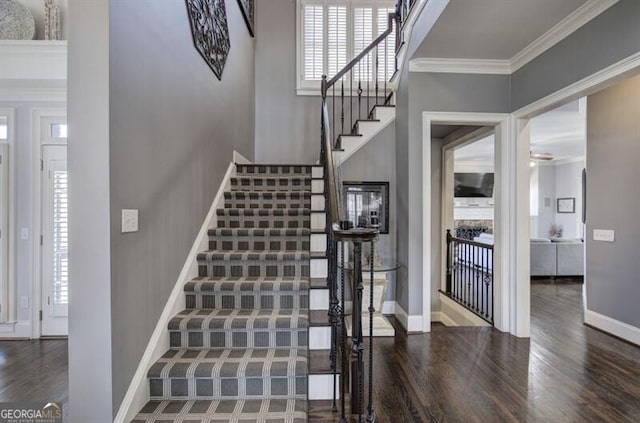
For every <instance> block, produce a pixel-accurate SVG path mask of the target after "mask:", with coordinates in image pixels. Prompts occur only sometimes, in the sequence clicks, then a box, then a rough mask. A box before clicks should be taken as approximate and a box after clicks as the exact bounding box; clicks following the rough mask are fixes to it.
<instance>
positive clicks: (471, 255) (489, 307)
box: [444, 229, 494, 325]
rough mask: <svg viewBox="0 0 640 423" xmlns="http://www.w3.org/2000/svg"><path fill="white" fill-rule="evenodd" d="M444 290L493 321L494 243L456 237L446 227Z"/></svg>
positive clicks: (477, 313)
mask: <svg viewBox="0 0 640 423" xmlns="http://www.w3.org/2000/svg"><path fill="white" fill-rule="evenodd" d="M446 260H447V274H446V286H445V292H444V293H445V294H446V295H447V296H448V297H449V298H451V299H452V300H454V301H456V302H457V303H458V304H460V305H462V306H463V307H465V308H466V309H467V310H469V311H471V312H472V313H474V314H475V315H477V316H478V317H480V318H482V319H483V320H485V321H487V322H488V323H491V324H492V325H493V263H494V260H493V245H490V244H485V243H482V242H476V241H470V240H468V239H462V238H456V237H454V236H452V235H451V230H449V229H448V230H447V259H446Z"/></svg>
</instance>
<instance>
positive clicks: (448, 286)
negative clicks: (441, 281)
mask: <svg viewBox="0 0 640 423" xmlns="http://www.w3.org/2000/svg"><path fill="white" fill-rule="evenodd" d="M452 264H453V263H452V262H451V229H447V280H446V287H445V292H446V293H447V295H451V266H452Z"/></svg>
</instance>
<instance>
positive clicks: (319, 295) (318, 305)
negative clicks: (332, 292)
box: [309, 289, 329, 310]
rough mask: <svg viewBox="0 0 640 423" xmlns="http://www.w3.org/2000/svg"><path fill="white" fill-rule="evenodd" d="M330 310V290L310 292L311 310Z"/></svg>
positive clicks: (312, 290)
mask: <svg viewBox="0 0 640 423" xmlns="http://www.w3.org/2000/svg"><path fill="white" fill-rule="evenodd" d="M328 308H329V290H328V289H310V290H309V310H327V309H328Z"/></svg>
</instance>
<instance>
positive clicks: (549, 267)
mask: <svg viewBox="0 0 640 423" xmlns="http://www.w3.org/2000/svg"><path fill="white" fill-rule="evenodd" d="M583 275H584V243H583V242H582V240H580V239H569V238H551V239H547V238H532V239H531V276H545V277H556V276H583Z"/></svg>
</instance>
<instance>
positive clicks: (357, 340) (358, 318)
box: [351, 241, 364, 421]
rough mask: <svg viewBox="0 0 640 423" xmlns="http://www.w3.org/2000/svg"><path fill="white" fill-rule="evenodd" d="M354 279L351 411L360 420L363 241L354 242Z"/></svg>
mask: <svg viewBox="0 0 640 423" xmlns="http://www.w3.org/2000/svg"><path fill="white" fill-rule="evenodd" d="M353 275H354V276H353V281H352V287H351V291H352V297H353V310H352V313H351V318H352V320H351V322H352V323H351V328H352V329H351V331H352V333H351V337H352V344H353V346H352V348H351V413H352V414H358V417H359V418H358V421H361V418H362V390H363V386H362V385H363V382H364V380H363V371H364V363H363V360H362V353H363V345H362V343H363V340H362V290H363V289H364V288H363V286H362V243H361V242H360V241H356V242H354V243H353Z"/></svg>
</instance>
